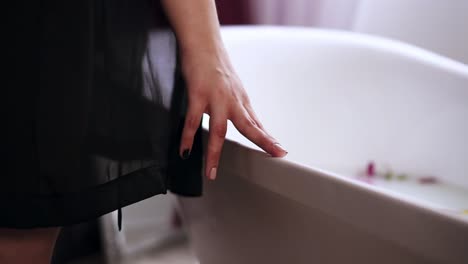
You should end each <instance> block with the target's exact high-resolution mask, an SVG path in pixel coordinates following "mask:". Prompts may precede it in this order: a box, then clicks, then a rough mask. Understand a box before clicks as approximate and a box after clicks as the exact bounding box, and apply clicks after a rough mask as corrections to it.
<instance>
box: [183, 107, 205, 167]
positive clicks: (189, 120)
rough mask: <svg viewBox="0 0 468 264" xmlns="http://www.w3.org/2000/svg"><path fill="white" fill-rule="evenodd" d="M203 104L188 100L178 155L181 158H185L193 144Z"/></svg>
mask: <svg viewBox="0 0 468 264" xmlns="http://www.w3.org/2000/svg"><path fill="white" fill-rule="evenodd" d="M203 110H204V105H203V104H202V103H201V101H198V102H189V105H188V109H187V114H186V117H185V122H184V128H183V130H182V137H181V140H180V149H179V155H180V157H181V158H182V159H187V158H188V157H189V155H190V152H191V150H192V145H193V139H194V137H195V133H196V132H197V129H198V127H199V126H200V121H201V118H202V116H203Z"/></svg>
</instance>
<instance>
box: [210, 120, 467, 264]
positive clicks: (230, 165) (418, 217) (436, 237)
mask: <svg viewBox="0 0 468 264" xmlns="http://www.w3.org/2000/svg"><path fill="white" fill-rule="evenodd" d="M202 134H203V142H204V143H203V144H204V146H205V147H206V146H207V142H208V131H207V129H206V128H203V133H202ZM265 167H270V170H269V172H270V173H268V175H266V174H265V173H263V174H262V173H258V172H261V171H263V172H264V168H265ZM224 170H229V173H228V174H230V175H232V176H235V177H239V178H242V179H245V180H247V181H248V182H250V183H252V184H254V185H256V186H258V187H260V188H263V189H266V190H267V191H270V192H273V193H275V194H278V195H280V196H282V197H284V198H286V199H290V200H292V201H294V202H297V203H299V204H302V205H304V206H306V207H308V208H311V209H312V210H319V211H321V212H323V213H325V214H327V215H330V216H332V217H336V218H338V219H340V220H342V221H344V222H346V223H348V224H350V225H352V226H354V227H356V228H358V229H360V230H363V231H364V232H368V233H370V234H372V235H374V236H376V237H378V238H380V239H384V240H390V241H392V242H393V243H396V244H398V245H400V246H402V247H404V248H407V249H408V250H411V251H414V252H417V253H418V254H421V255H423V256H425V257H427V258H428V259H437V260H438V261H449V263H452V262H453V263H457V261H456V260H457V258H458V259H459V258H460V257H464V256H465V257H466V253H465V252H466V249H465V248H464V247H463V246H462V245H463V244H466V243H465V242H468V220H467V219H466V218H464V217H462V216H460V217H458V216H455V215H451V214H448V213H445V212H440V211H437V210H435V209H433V208H431V207H428V206H425V205H424V204H420V203H417V202H415V201H413V200H411V199H407V197H401V196H399V195H397V194H395V193H392V192H389V191H387V190H385V189H382V188H379V189H376V188H375V187H371V186H369V185H368V184H367V183H362V182H359V181H357V180H353V179H350V178H349V177H346V176H341V175H339V174H336V173H332V172H329V171H325V170H322V169H319V168H315V167H312V166H309V165H307V164H301V163H297V162H293V161H290V160H287V159H283V158H274V157H271V156H270V155H268V154H266V153H265V152H263V151H260V150H257V149H254V148H251V147H249V146H245V145H243V144H242V143H239V142H237V141H235V140H232V139H229V138H226V141H225V143H224V146H223V150H222V155H221V160H220V164H219V168H218V175H219V177H223V171H224ZM287 170H288V171H294V176H295V177H291V178H288V179H287V181H285V180H284V178H283V179H282V177H283V176H282V175H284V172H285V171H287ZM304 179H306V180H305V182H304ZM312 183H315V184H312ZM304 186H315V188H316V189H315V191H318V192H319V194H317V193H314V192H312V191H313V190H304ZM317 186H321V187H324V186H326V188H325V189H326V190H325V191H324V190H321V189H317V188H318V187H317ZM333 186H334V187H333ZM334 188H335V190H338V192H339V193H340V194H341V197H342V198H341V200H343V201H347V202H351V203H352V207H356V204H359V203H360V202H363V203H361V204H359V205H360V206H361V207H359V206H358V208H359V209H357V210H356V209H353V210H349V208H347V206H345V205H346V203H344V202H342V203H340V199H338V200H339V201H338V202H336V203H335V205H334V206H330V201H333V200H336V197H337V196H336V195H335V196H334V195H333V189H334ZM335 194H336V193H335ZM311 196H313V197H314V198H319V199H311ZM356 198H357V202H356V201H355V199H356ZM327 201H328V202H327ZM332 204H333V203H332ZM393 213H394V214H393ZM392 214H393V215H392ZM394 216H397V217H394ZM369 219H372V221H370V220H369ZM382 227H383V228H382ZM396 227H397V228H396ZM395 228H396V229H395ZM414 233H416V235H413V236H407V235H406V234H414ZM464 234H466V235H464ZM464 237H466V238H464ZM418 241H419V242H420V241H424V243H419V242H418Z"/></svg>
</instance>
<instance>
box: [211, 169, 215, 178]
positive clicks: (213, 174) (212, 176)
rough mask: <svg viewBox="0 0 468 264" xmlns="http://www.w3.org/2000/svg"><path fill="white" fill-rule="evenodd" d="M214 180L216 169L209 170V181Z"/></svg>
mask: <svg viewBox="0 0 468 264" xmlns="http://www.w3.org/2000/svg"><path fill="white" fill-rule="evenodd" d="M215 179H216V168H211V170H210V180H215Z"/></svg>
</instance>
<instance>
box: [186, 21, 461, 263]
mask: <svg viewBox="0 0 468 264" xmlns="http://www.w3.org/2000/svg"><path fill="white" fill-rule="evenodd" d="M223 37H224V40H225V42H226V45H227V48H228V51H229V53H230V55H231V57H232V60H233V63H234V65H235V67H236V68H237V70H238V73H239V75H240V77H241V79H242V80H243V82H244V84H245V87H246V89H247V90H248V93H249V95H250V97H251V99H252V102H253V104H254V108H255V109H256V111H257V112H258V115H259V117H260V119H261V120H263V123H264V125H265V127H266V128H267V129H268V130H269V131H270V132H271V133H272V134H273V135H274V136H275V137H277V138H278V139H279V141H280V142H281V143H282V144H283V145H284V146H285V147H286V148H287V149H288V151H289V154H288V156H287V157H286V158H284V159H279V158H271V157H269V156H268V155H266V154H264V153H263V152H261V151H259V149H258V148H257V147H256V146H254V145H253V144H252V143H250V142H248V140H246V139H244V138H243V137H242V136H241V135H240V134H239V133H238V132H237V131H236V130H235V128H234V127H233V126H232V124H229V125H230V127H229V131H228V136H227V138H228V140H227V142H226V143H225V145H224V149H223V153H222V159H221V163H220V167H219V170H218V171H219V172H218V174H219V175H218V179H217V180H216V181H215V182H208V181H206V182H205V193H204V196H203V197H202V198H197V199H193V198H190V199H188V198H181V199H180V201H181V207H182V210H183V213H184V217H185V220H186V223H187V226H188V230H189V234H190V237H191V239H192V242H193V246H194V248H195V251H196V253H197V255H198V256H199V258H200V262H201V263H202V264H219V263H223V264H230V263H233V264H234V263H235V264H245V263H265V264H271V263H294V264H295V263H392V264H394V263H468V216H467V215H465V214H464V213H466V211H464V210H466V209H468V192H466V190H468V139H467V135H468V67H467V66H466V65H463V64H461V63H457V62H455V61H452V60H450V59H447V58H444V57H441V56H438V55H436V54H432V53H429V52H426V51H424V50H421V49H418V48H415V47H412V46H408V45H405V44H402V43H398V42H393V41H389V40H385V39H381V38H374V37H370V36H365V35H359V34H353V33H345V32H336V31H320V30H313V29H302V28H292V29H291V28H278V27H233V28H224V29H223ZM204 121H205V122H204V126H205V128H207V127H208V118H205V120H204ZM205 144H206V133H205ZM369 160H373V161H375V163H376V166H377V170H378V171H379V170H380V171H379V173H380V172H382V169H385V168H387V169H391V170H394V171H399V172H404V173H405V174H407V175H409V179H407V180H404V181H398V180H392V181H386V180H384V179H382V178H377V179H372V180H373V182H374V184H367V183H365V182H362V181H360V180H358V179H357V178H356V177H355V176H356V175H358V174H359V173H360V171H362V170H364V169H365V166H366V163H367V162H368V161H369ZM427 175H433V176H435V177H437V178H438V180H439V181H441V182H442V183H445V184H447V185H437V184H436V185H421V184H418V183H417V179H418V178H419V177H422V176H427Z"/></svg>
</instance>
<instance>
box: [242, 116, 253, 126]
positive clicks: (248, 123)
mask: <svg viewBox="0 0 468 264" xmlns="http://www.w3.org/2000/svg"><path fill="white" fill-rule="evenodd" d="M242 122H243V124H242V125H244V127H246V128H253V127H256V126H257V122H255V120H253V119H252V118H251V117H245V118H244V119H243V121H242Z"/></svg>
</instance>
